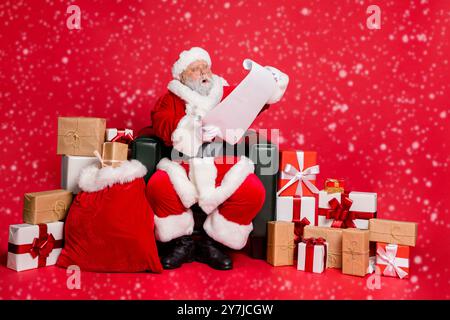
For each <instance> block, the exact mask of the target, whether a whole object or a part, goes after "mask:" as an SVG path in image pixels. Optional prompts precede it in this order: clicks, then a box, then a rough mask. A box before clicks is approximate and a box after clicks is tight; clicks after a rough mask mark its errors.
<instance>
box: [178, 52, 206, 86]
mask: <svg viewBox="0 0 450 320" xmlns="http://www.w3.org/2000/svg"><path fill="white" fill-rule="evenodd" d="M197 60H204V61H206V63H207V64H208V66H210V67H211V57H210V56H209V53H208V52H207V51H206V50H205V49H203V48H200V47H192V48H191V49H189V50H184V51H182V52H181V53H180V56H179V58H178V60H177V61H176V62H175V63H174V64H173V66H172V76H173V77H174V78H175V79H178V80H179V79H180V75H181V73H183V71H184V70H186V68H187V67H188V66H189V65H190V64H191V63H192V62H194V61H197Z"/></svg>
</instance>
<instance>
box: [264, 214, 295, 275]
mask: <svg viewBox="0 0 450 320" xmlns="http://www.w3.org/2000/svg"><path fill="white" fill-rule="evenodd" d="M267 232H268V234H267V262H268V263H270V264H271V265H273V266H292V265H293V264H294V248H295V244H294V223H292V222H286V221H269V222H268V223H267Z"/></svg>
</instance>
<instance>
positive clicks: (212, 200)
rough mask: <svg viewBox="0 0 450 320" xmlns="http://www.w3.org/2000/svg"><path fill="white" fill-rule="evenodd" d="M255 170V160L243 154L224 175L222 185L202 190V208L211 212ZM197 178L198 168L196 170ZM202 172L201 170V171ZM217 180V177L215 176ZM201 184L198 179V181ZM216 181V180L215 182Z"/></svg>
mask: <svg viewBox="0 0 450 320" xmlns="http://www.w3.org/2000/svg"><path fill="white" fill-rule="evenodd" d="M254 171H255V165H254V164H253V162H252V161H251V160H250V159H249V158H247V157H244V156H242V157H241V159H239V161H238V162H237V163H236V164H235V165H233V166H232V167H231V168H230V170H228V172H227V173H226V174H225V175H224V177H223V179H222V182H221V184H220V186H218V187H217V188H215V189H214V190H211V189H210V188H205V190H204V191H205V192H203V193H202V192H200V198H199V201H198V204H199V206H200V208H202V210H203V211H204V212H205V213H207V214H209V213H211V212H212V211H213V210H214V209H216V208H217V207H218V206H219V205H221V204H222V203H223V202H224V201H225V200H227V199H228V198H229V197H231V195H232V194H233V193H234V192H235V191H236V190H237V189H238V188H239V187H240V186H241V184H242V183H243V182H244V180H245V179H246V178H247V176H248V175H249V174H251V173H253V172H254ZM194 173H195V176H196V179H197V175H198V174H197V170H195V171H194ZM199 174H201V172H199ZM214 181H215V177H214ZM196 183H197V185H199V183H198V181H197V182H196ZM213 183H214V182H213Z"/></svg>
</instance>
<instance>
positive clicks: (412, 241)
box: [369, 219, 417, 247]
mask: <svg viewBox="0 0 450 320" xmlns="http://www.w3.org/2000/svg"><path fill="white" fill-rule="evenodd" d="M369 231H370V241H374V242H385V243H393V244H401V245H405V246H411V247H414V246H415V245H416V239H417V223H415V222H403V221H394V220H384V219H370V221H369Z"/></svg>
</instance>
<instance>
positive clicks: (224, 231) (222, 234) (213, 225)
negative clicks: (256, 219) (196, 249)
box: [203, 209, 253, 250]
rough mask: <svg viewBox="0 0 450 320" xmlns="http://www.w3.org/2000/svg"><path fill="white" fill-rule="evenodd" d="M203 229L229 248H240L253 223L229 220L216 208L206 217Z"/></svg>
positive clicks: (244, 242)
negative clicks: (239, 222) (244, 223)
mask: <svg viewBox="0 0 450 320" xmlns="http://www.w3.org/2000/svg"><path fill="white" fill-rule="evenodd" d="M203 229H204V230H205V232H206V233H207V234H208V235H209V236H210V237H211V238H213V239H214V240H216V241H217V242H220V243H222V244H223V245H225V246H227V247H229V248H231V249H235V250H240V249H242V248H243V247H244V246H245V244H246V243H247V239H248V235H249V234H250V232H252V230H253V224H252V223H250V224H247V225H242V224H238V223H236V222H232V221H229V220H227V219H226V218H225V217H224V216H223V215H221V214H220V212H219V210H217V209H216V210H214V212H213V213H211V214H210V215H209V216H208V217H207V218H206V220H205V223H204V224H203Z"/></svg>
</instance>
